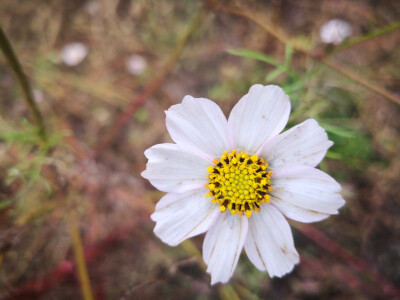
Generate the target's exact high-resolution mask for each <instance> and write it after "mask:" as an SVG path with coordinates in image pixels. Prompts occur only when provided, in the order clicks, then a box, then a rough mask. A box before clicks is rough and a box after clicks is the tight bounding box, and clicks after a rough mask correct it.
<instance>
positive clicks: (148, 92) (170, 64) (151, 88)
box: [93, 4, 214, 158]
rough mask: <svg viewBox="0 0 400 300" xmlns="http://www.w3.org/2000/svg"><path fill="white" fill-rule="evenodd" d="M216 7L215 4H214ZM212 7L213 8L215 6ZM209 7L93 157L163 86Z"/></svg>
mask: <svg viewBox="0 0 400 300" xmlns="http://www.w3.org/2000/svg"><path fill="white" fill-rule="evenodd" d="M213 5H214V4H213ZM213 5H212V6H213ZM208 9H209V7H203V8H201V9H200V10H199V11H198V12H197V13H196V15H195V16H194V18H193V19H192V21H191V22H190V24H189V25H188V27H187V29H186V30H185V32H184V33H183V35H182V37H181V38H180V40H179V41H178V43H177V45H176V47H175V49H174V50H173V52H172V53H171V55H170V56H169V59H168V61H167V63H166V64H165V66H164V68H163V69H162V71H161V72H160V74H159V75H158V77H156V78H155V79H154V80H153V81H151V82H150V83H149V84H148V85H147V86H146V87H145V89H144V90H143V92H142V93H141V94H140V95H139V96H138V97H137V98H135V99H133V100H132V102H131V103H130V104H129V106H128V107H127V108H126V109H125V111H124V112H123V113H122V114H121V115H120V116H119V117H118V119H117V120H116V122H115V123H114V125H113V126H112V127H111V129H110V130H109V131H108V132H107V133H106V135H105V136H104V138H103V139H102V140H101V141H100V143H99V144H98V146H97V147H96V148H95V150H94V152H93V157H94V158H96V157H97V156H98V155H99V154H100V153H101V152H102V151H103V149H104V148H106V147H107V146H108V145H109V144H110V143H111V141H112V140H113V138H114V137H115V135H116V134H117V133H118V132H119V131H120V130H121V128H122V127H123V126H124V125H125V124H126V123H127V122H128V121H129V119H130V118H131V117H132V115H133V114H134V112H135V111H136V110H137V109H138V108H139V107H140V106H142V105H143V103H144V102H146V100H147V99H148V98H149V97H151V96H152V95H153V94H154V93H155V92H156V91H157V90H158V88H159V87H160V86H161V85H162V83H163V82H164V80H165V79H166V77H167V76H168V75H169V74H170V73H171V72H172V70H173V68H174V66H175V64H176V62H177V61H178V58H179V56H180V55H181V53H182V51H183V49H184V47H185V46H186V44H187V42H188V41H189V39H190V37H191V36H192V35H193V34H194V33H195V32H196V30H197V29H198V28H199V25H200V24H201V22H202V20H203V19H204V17H205V16H206V14H207V11H208Z"/></svg>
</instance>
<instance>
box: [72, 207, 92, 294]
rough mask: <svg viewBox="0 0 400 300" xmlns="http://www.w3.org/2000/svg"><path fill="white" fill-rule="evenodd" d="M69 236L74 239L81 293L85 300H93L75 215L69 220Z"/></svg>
mask: <svg viewBox="0 0 400 300" xmlns="http://www.w3.org/2000/svg"><path fill="white" fill-rule="evenodd" d="M68 227H69V234H70V236H71V239H72V245H73V248H74V255H75V260H76V265H77V267H78V276H79V281H80V284H81V291H82V296H83V299H84V300H93V292H92V287H91V285H90V279H89V273H88V270H87V267H86V261H85V254H84V251H83V245H82V239H81V234H80V232H79V228H78V225H77V221H76V218H75V215H74V214H73V213H71V215H70V217H69V219H68Z"/></svg>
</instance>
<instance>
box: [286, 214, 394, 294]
mask: <svg viewBox="0 0 400 300" xmlns="http://www.w3.org/2000/svg"><path fill="white" fill-rule="evenodd" d="M290 224H291V225H292V226H293V227H295V228H296V229H297V230H299V231H300V232H301V233H303V234H304V235H305V236H307V237H308V238H309V239H311V240H313V241H314V242H316V243H317V244H318V245H320V246H321V247H322V248H324V249H325V250H326V251H328V252H330V253H332V254H334V255H335V256H337V257H339V258H340V259H341V260H342V261H343V262H345V263H346V264H347V265H348V266H350V267H351V268H353V269H354V270H356V271H357V272H359V273H360V274H364V275H367V276H369V277H370V278H371V279H372V281H373V282H375V283H377V284H378V285H379V286H380V287H381V289H382V290H383V292H384V294H385V295H391V296H396V297H400V289H399V288H398V287H396V286H395V285H394V284H393V283H392V282H390V281H389V280H388V279H386V278H385V277H384V276H382V275H381V274H379V273H378V272H377V271H376V270H374V269H373V268H372V267H371V266H370V265H369V264H368V263H367V262H366V261H365V260H363V259H361V258H359V257H358V256H356V255H354V254H352V253H351V252H350V251H349V250H347V249H345V248H343V247H342V245H340V244H339V243H338V242H336V241H334V240H332V239H330V238H329V237H327V236H326V235H325V234H324V233H323V232H321V231H320V230H318V229H317V228H315V227H313V226H312V225H309V224H301V223H297V222H291V223H290Z"/></svg>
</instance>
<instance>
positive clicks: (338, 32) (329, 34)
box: [319, 19, 351, 45]
mask: <svg viewBox="0 0 400 300" xmlns="http://www.w3.org/2000/svg"><path fill="white" fill-rule="evenodd" d="M319 34H320V37H321V40H322V41H323V42H324V43H326V44H330V43H332V44H335V45H338V44H340V43H341V42H343V41H344V40H345V39H346V38H348V37H349V36H350V35H351V25H350V24H349V23H348V22H346V21H343V20H340V19H332V20H330V21H328V22H326V23H325V24H324V25H322V27H321V30H320V33H319Z"/></svg>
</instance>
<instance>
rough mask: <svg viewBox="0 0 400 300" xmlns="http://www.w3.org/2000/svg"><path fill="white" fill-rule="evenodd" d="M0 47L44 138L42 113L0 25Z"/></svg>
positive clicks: (44, 138) (40, 134)
mask: <svg viewBox="0 0 400 300" xmlns="http://www.w3.org/2000/svg"><path fill="white" fill-rule="evenodd" d="M0 48H1V50H2V51H3V53H4V56H5V57H6V60H7V62H8V64H9V65H10V67H11V69H12V70H13V71H14V73H15V76H16V77H17V79H18V82H19V84H20V85H21V88H22V92H23V94H24V99H25V102H26V104H27V106H28V108H29V109H30V110H31V112H32V115H33V117H34V119H35V122H36V125H37V126H38V127H39V136H40V137H41V138H42V139H43V140H46V130H45V127H44V123H43V118H42V115H41V114H40V111H39V108H38V107H37V105H36V102H35V100H34V97H33V93H32V89H31V86H30V84H29V81H28V78H27V77H26V75H25V74H24V72H23V70H22V67H21V64H20V63H19V61H18V58H17V56H16V54H15V52H14V50H13V48H12V46H11V43H10V41H9V40H8V39H7V36H6V35H5V33H4V31H3V29H2V28H1V26H0Z"/></svg>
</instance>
